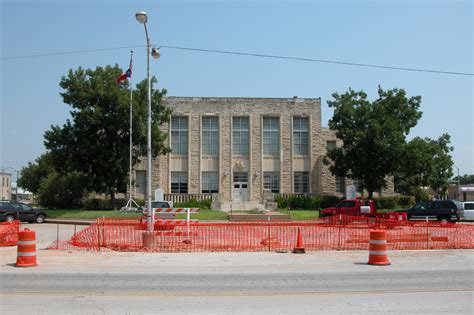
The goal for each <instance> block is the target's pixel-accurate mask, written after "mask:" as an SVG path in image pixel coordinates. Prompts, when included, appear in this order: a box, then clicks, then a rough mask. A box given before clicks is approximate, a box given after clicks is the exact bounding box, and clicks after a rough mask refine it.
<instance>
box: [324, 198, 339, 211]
mask: <svg viewBox="0 0 474 315" xmlns="http://www.w3.org/2000/svg"><path fill="white" fill-rule="evenodd" d="M339 201H341V198H339V197H336V196H322V198H321V209H324V208H329V207H334V206H335V205H337V203H338V202H339Z"/></svg>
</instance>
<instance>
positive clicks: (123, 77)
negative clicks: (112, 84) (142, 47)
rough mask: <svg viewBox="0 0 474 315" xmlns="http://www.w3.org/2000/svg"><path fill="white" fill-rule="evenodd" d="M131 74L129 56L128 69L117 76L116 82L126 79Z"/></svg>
mask: <svg viewBox="0 0 474 315" xmlns="http://www.w3.org/2000/svg"><path fill="white" fill-rule="evenodd" d="M131 76H132V56H130V66H129V67H128V70H127V71H125V73H123V74H121V75H120V76H119V77H118V78H117V83H120V82H122V81H124V80H126V79H127V78H130V77H131Z"/></svg>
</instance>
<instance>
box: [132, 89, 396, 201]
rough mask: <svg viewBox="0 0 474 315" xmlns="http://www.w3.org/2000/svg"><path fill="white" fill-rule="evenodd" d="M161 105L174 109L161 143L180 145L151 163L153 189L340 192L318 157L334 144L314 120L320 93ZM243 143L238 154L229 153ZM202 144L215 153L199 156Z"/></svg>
mask: <svg viewBox="0 0 474 315" xmlns="http://www.w3.org/2000/svg"><path fill="white" fill-rule="evenodd" d="M164 103H165V105H166V106H167V107H169V108H171V109H172V111H173V113H172V119H171V122H170V123H169V124H164V125H163V126H162V129H163V131H165V132H166V133H167V134H168V138H167V145H168V146H169V147H171V148H172V149H173V148H175V149H176V148H177V143H173V141H175V142H178V141H180V142H181V147H180V152H179V154H177V153H176V151H177V149H176V151H175V152H171V153H170V154H167V155H164V156H160V157H158V158H156V159H155V160H154V161H153V163H152V165H153V166H152V168H153V171H152V174H153V177H152V189H153V190H154V189H156V188H158V187H160V188H162V189H163V190H164V192H165V194H171V193H173V194H174V193H176V194H185V193H186V194H196V195H197V194H202V193H213V195H214V196H215V198H217V199H219V200H221V201H223V202H236V201H238V202H249V203H252V202H253V203H263V202H264V199H265V197H264V189H265V188H266V189H271V190H273V192H274V193H281V194H293V193H308V194H313V195H340V196H342V195H343V192H341V191H339V192H338V191H337V189H336V179H335V177H334V176H333V175H331V173H330V171H329V168H328V166H326V165H324V163H323V159H324V156H325V154H326V147H327V145H328V144H329V145H331V144H335V145H340V144H341V143H340V140H338V139H336V136H335V133H334V132H333V131H331V130H329V129H328V128H323V127H322V126H321V99H320V98H297V97H294V98H227V97H225V98H224V97H166V98H164ZM173 117H174V118H176V119H175V120H173ZM178 122H179V123H180V124H181V125H180V127H179V128H180V132H181V134H180V135H178V132H177V131H176V130H177V129H179V128H178V127H176V125H178ZM240 122H244V124H243V125H244V127H243V129H242V127H239V126H240V125H237V124H238V123H240ZM173 124H175V126H172V125H173ZM209 126H210V127H209ZM212 128H214V129H212ZM209 130H212V132H209ZM242 130H243V131H244V132H241V131H242ZM183 131H184V132H183ZM301 131H302V132H301ZM211 133H212V135H211ZM276 136H277V138H276ZM242 137H244V139H242ZM245 137H248V138H247V139H245ZM206 139H207V140H206ZM186 142H187V143H186ZM247 144H248V149H244V150H243V152H244V153H243V154H237V153H241V152H235V150H236V148H237V149H238V150H239V148H241V147H240V146H239V145H243V146H244V147H245V146H246V145H247ZM183 145H184V149H183ZM209 146H211V147H212V148H213V150H214V151H212V152H211V154H205V153H209ZM216 146H217V148H216ZM269 151H270V152H269ZM247 152H248V153H247ZM145 169H146V163H145V161H144V160H142V161H141V162H140V163H139V164H138V165H136V166H135V170H136V171H137V172H136V177H135V180H136V182H137V183H139V182H140V181H143V174H144V170H145ZM139 172H141V175H140V174H138V173H139ZM139 175H140V176H139ZM203 176H206V178H203ZM140 178H141V179H140ZM348 184H351V182H350V181H347V180H344V185H348ZM341 185H342V184H340V185H339V188H341ZM139 186H140V184H139ZM141 186H142V187H141V188H142V189H141V192H142V193H143V192H144V191H143V183H142V184H141ZM210 187H212V188H210ZM209 189H212V191H211V190H209ZM339 190H341V189H339ZM137 192H140V189H137ZM390 192H391V193H393V186H392V187H389V189H388V190H387V193H390ZM265 193H268V190H265Z"/></svg>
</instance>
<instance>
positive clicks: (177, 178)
mask: <svg viewBox="0 0 474 315" xmlns="http://www.w3.org/2000/svg"><path fill="white" fill-rule="evenodd" d="M293 179H294V186H293V189H294V193H297V194H304V193H308V192H309V172H294V174H293ZM201 180H202V187H201V188H202V189H201V192H202V193H203V194H210V193H218V192H219V175H218V173H217V172H202V177H201ZM233 182H234V183H244V182H245V183H248V174H247V173H246V172H238V173H237V172H236V173H234V178H233ZM263 188H264V189H270V190H271V191H272V192H273V193H278V192H280V173H279V172H263ZM171 193H172V194H187V193H188V173H186V172H171Z"/></svg>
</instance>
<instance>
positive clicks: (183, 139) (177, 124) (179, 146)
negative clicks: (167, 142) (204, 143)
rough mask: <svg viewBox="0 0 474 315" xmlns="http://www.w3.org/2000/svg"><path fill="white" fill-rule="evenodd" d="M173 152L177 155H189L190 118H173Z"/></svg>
mask: <svg viewBox="0 0 474 315" xmlns="http://www.w3.org/2000/svg"><path fill="white" fill-rule="evenodd" d="M171 152H172V154H176V155H188V117H185V116H176V117H172V118H171Z"/></svg>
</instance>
